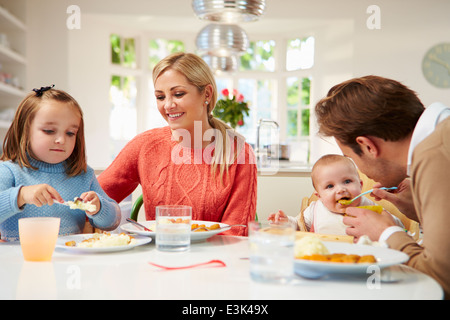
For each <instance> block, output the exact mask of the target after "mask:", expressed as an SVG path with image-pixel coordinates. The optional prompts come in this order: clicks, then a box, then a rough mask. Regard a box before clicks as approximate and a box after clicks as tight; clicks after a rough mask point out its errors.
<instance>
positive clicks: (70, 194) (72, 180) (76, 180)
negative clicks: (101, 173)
mask: <svg viewBox="0 0 450 320" xmlns="http://www.w3.org/2000/svg"><path fill="white" fill-rule="evenodd" d="M29 160H30V164H31V165H32V166H33V167H35V168H37V170H34V169H30V168H21V167H20V166H19V165H18V164H16V163H14V162H11V161H5V162H0V235H1V239H2V240H7V241H17V240H19V230H18V229H19V227H18V220H19V219H20V218H26V217H60V218H61V223H60V230H59V234H60V235H70V234H77V233H81V232H82V231H83V228H84V225H85V223H86V217H88V220H89V222H90V223H91V224H92V225H93V226H94V227H96V228H99V229H102V230H107V231H108V230H114V229H115V228H117V226H118V225H119V223H120V217H121V213H120V208H119V205H118V204H117V203H116V202H115V201H114V200H112V199H111V198H110V197H108V195H107V194H106V193H105V192H104V191H103V189H102V188H101V187H100V185H99V183H98V181H97V178H96V176H95V173H94V170H93V169H92V168H90V167H88V168H87V172H86V173H82V174H80V175H77V176H75V177H69V176H68V175H67V174H66V170H65V163H64V162H61V163H58V164H48V163H45V162H40V161H37V160H34V159H31V158H30V159H29ZM43 183H46V184H48V185H50V186H52V187H53V188H55V189H56V191H58V193H59V194H60V195H61V197H62V198H63V199H64V200H65V201H71V200H73V199H74V198H76V197H79V196H80V195H81V194H82V193H83V192H87V191H94V192H96V193H97V195H98V196H99V198H100V203H101V208H100V211H99V212H98V213H97V214H95V215H87V214H86V213H85V212H84V211H82V210H71V209H70V208H69V207H67V206H61V205H58V204H54V205H52V206H49V205H45V206H42V207H37V206H35V205H30V204H26V205H25V206H23V207H22V208H19V207H18V204H17V197H18V194H19V190H20V188H22V187H23V186H30V185H37V184H43Z"/></svg>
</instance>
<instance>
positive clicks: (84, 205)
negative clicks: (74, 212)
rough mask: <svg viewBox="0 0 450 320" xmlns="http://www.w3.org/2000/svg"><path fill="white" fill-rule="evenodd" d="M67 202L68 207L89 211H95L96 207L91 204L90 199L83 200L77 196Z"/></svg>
mask: <svg viewBox="0 0 450 320" xmlns="http://www.w3.org/2000/svg"><path fill="white" fill-rule="evenodd" d="M67 203H68V204H69V207H70V209H80V210H83V211H89V212H95V211H96V210H97V207H96V206H95V204H92V201H88V202H83V201H80V200H79V199H78V198H75V199H74V201H68V202H67Z"/></svg>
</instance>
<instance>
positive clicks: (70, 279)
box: [0, 235, 443, 301]
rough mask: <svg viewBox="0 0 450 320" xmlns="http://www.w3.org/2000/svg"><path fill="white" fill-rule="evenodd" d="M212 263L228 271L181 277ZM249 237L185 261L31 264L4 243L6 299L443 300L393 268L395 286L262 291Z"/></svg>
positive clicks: (408, 271) (215, 243)
mask: <svg viewBox="0 0 450 320" xmlns="http://www.w3.org/2000/svg"><path fill="white" fill-rule="evenodd" d="M210 260H220V261H222V262H224V264H225V266H221V265H220V264H209V265H205V266H203V267H197V268H191V269H179V270H170V271H167V270H164V269H161V268H158V267H155V266H153V265H151V264H149V262H151V263H156V264H160V265H165V266H172V267H177V266H187V265H192V264H197V263H203V262H207V261H210ZM249 265H250V261H249V243H248V239H247V238H246V237H235V236H224V235H215V236H213V237H211V238H209V239H208V240H206V241H203V242H198V243H192V244H191V247H190V250H189V251H187V252H182V253H171V252H160V251H158V250H157V249H156V247H155V244H154V242H153V241H152V242H151V243H149V244H146V245H142V246H139V247H135V248H133V249H131V250H127V251H120V252H111V253H73V252H70V251H68V250H64V249H56V250H55V252H54V255H53V258H52V261H51V262H25V261H24V259H23V256H22V252H21V248H20V244H19V243H0V299H3V300H4V299H133V300H137V299H160V300H230V299H231V300H253V301H258V300H261V301H263V300H300V299H357V300H362V299H404V300H408V299H442V298H443V291H442V288H441V287H440V286H439V285H438V283H437V282H436V281H435V280H433V279H432V278H431V277H429V276H427V275H425V274H423V273H421V272H419V271H417V270H414V269H412V268H410V267H407V266H405V265H397V266H392V267H389V268H388V269H387V270H388V271H389V272H390V278H389V280H388V281H381V282H379V283H378V285H376V286H374V285H371V283H370V281H368V277H369V276H368V275H367V276H364V277H361V276H355V277H352V276H342V275H341V276H334V277H333V276H330V277H325V278H321V279H317V280H310V279H305V278H302V277H300V276H295V277H294V278H293V279H292V280H291V281H290V282H289V283H286V284H268V283H259V282H255V281H253V280H252V279H251V277H250V274H249Z"/></svg>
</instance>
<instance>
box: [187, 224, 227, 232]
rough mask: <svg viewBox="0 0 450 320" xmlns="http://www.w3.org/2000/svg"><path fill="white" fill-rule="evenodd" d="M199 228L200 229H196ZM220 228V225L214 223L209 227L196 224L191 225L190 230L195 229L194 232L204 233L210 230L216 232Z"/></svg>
mask: <svg viewBox="0 0 450 320" xmlns="http://www.w3.org/2000/svg"><path fill="white" fill-rule="evenodd" d="M197 228H200V229H197ZM219 228H220V224H218V223H214V224H212V225H210V226H206V225H205V224H198V223H193V224H192V225H191V230H194V229H197V230H195V231H194V232H204V231H211V230H216V229H219Z"/></svg>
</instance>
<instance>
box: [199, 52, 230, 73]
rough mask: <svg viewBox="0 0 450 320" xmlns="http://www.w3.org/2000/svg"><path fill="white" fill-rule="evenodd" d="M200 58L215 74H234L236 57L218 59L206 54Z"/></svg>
mask: <svg viewBox="0 0 450 320" xmlns="http://www.w3.org/2000/svg"><path fill="white" fill-rule="evenodd" d="M202 58H203V60H205V62H206V63H207V64H208V66H209V67H210V68H211V70H212V71H213V72H214V73H216V74H221V73H224V72H227V73H230V72H235V71H236V70H237V68H238V57H237V56H235V55H231V56H227V57H218V56H214V55H209V54H207V55H203V56H202Z"/></svg>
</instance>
